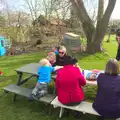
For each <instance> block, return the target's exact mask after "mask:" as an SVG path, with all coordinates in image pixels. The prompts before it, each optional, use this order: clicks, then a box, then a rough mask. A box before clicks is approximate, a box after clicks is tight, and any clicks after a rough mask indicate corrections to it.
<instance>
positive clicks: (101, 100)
mask: <svg viewBox="0 0 120 120" xmlns="http://www.w3.org/2000/svg"><path fill="white" fill-rule="evenodd" d="M109 66H112V68H114V67H113V65H110V64H109ZM108 69H109V70H110V71H112V70H111V69H110V68H109V67H108V68H107V70H105V73H101V74H100V75H99V77H98V79H97V83H98V92H97V95H96V98H95V101H94V103H93V108H94V109H95V110H96V111H97V112H98V113H99V114H100V115H101V116H103V117H105V118H118V117H120V76H119V75H117V74H116V70H115V69H114V70H113V71H114V74H110V73H109V72H106V71H108Z"/></svg>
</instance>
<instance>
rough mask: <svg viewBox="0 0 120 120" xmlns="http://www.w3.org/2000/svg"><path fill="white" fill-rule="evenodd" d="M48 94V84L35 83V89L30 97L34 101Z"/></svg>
mask: <svg viewBox="0 0 120 120" xmlns="http://www.w3.org/2000/svg"><path fill="white" fill-rule="evenodd" d="M47 93H48V84H47V83H37V85H36V86H35V88H34V89H33V91H32V97H33V98H34V99H37V100H38V99H40V97H42V96H44V95H46V94H47Z"/></svg>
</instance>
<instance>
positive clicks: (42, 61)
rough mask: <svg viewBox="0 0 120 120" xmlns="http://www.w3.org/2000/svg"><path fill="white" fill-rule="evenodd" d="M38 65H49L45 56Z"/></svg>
mask: <svg viewBox="0 0 120 120" xmlns="http://www.w3.org/2000/svg"><path fill="white" fill-rule="evenodd" d="M39 63H40V66H45V65H50V63H49V61H48V60H47V59H46V58H43V59H41V60H40V61H39Z"/></svg>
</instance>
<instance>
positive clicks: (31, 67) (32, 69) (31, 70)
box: [13, 63, 97, 101]
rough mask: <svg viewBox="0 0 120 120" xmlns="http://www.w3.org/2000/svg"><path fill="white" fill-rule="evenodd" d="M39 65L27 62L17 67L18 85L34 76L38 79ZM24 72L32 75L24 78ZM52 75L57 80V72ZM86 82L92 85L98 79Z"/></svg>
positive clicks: (95, 83) (94, 84)
mask: <svg viewBox="0 0 120 120" xmlns="http://www.w3.org/2000/svg"><path fill="white" fill-rule="evenodd" d="M39 67H40V64H39V63H30V64H26V65H24V66H22V67H20V68H18V69H16V70H15V71H16V72H17V74H18V80H17V83H16V85H17V86H20V85H23V84H24V83H26V82H27V81H28V80H30V79H31V78H33V77H36V79H37V78H38V74H37V71H38V68H39ZM24 73H27V74H29V75H30V76H29V77H27V78H25V79H23V78H22V77H23V74H24ZM51 77H52V79H54V80H55V79H56V74H52V76H51ZM86 83H87V85H92V86H96V85H97V82H96V81H88V80H86ZM15 100H16V94H15V95H14V98H13V101H15Z"/></svg>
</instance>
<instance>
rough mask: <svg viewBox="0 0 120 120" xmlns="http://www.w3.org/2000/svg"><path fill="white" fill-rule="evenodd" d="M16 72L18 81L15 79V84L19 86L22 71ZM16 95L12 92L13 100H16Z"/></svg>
mask: <svg viewBox="0 0 120 120" xmlns="http://www.w3.org/2000/svg"><path fill="white" fill-rule="evenodd" d="M17 74H18V76H19V77H18V81H17V84H16V85H18V86H20V81H21V79H22V75H23V74H22V72H17ZM16 97H17V95H16V94H14V97H13V102H15V101H16Z"/></svg>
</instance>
